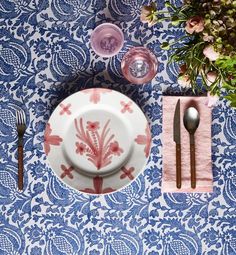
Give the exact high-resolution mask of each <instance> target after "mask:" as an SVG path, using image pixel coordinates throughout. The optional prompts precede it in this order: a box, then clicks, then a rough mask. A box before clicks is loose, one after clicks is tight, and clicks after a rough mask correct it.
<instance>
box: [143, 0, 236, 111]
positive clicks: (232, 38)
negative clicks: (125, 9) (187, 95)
mask: <svg viewBox="0 0 236 255" xmlns="http://www.w3.org/2000/svg"><path fill="white" fill-rule="evenodd" d="M165 6H166V7H167V9H168V11H166V12H165V11H158V10H157V8H156V6H155V4H154V3H152V4H151V5H150V6H144V7H143V8H142V11H141V21H142V22H144V23H148V25H149V26H152V25H154V24H155V23H157V22H158V21H160V20H163V19H169V20H170V21H171V22H172V25H174V26H182V27H183V28H185V31H186V33H187V35H185V36H183V37H181V38H180V39H179V40H177V41H175V42H173V43H171V42H164V43H162V48H163V49H166V50H169V49H172V50H173V54H172V55H171V60H172V61H176V62H178V63H180V64H181V66H180V74H179V78H178V82H179V84H180V85H184V86H190V87H191V88H192V89H193V91H196V90H199V89H202V87H199V85H198V83H197V80H198V79H199V77H201V78H202V85H203V87H204V88H205V89H206V90H207V91H208V95H209V96H210V97H213V98H218V96H220V95H223V96H224V97H225V98H227V99H228V100H229V101H230V103H231V106H233V107H236V1H233V0H185V1H184V3H183V5H182V6H181V7H179V8H178V7H176V6H174V5H172V4H171V3H170V2H166V3H165ZM177 45H178V46H177ZM179 45H180V46H179Z"/></svg>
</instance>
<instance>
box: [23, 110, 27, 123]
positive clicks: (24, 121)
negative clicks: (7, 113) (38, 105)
mask: <svg viewBox="0 0 236 255" xmlns="http://www.w3.org/2000/svg"><path fill="white" fill-rule="evenodd" d="M22 122H23V124H25V123H26V120H25V113H24V111H22Z"/></svg>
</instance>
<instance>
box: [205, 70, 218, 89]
mask: <svg viewBox="0 0 236 255" xmlns="http://www.w3.org/2000/svg"><path fill="white" fill-rule="evenodd" d="M217 76H218V75H217V72H214V71H212V72H208V73H207V75H206V83H207V85H208V86H211V84H212V83H214V82H215V81H216V78H217Z"/></svg>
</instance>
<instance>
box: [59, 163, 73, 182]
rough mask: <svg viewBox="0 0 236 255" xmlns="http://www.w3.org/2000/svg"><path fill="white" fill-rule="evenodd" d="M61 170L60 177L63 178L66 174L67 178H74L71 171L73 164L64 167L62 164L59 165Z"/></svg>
mask: <svg viewBox="0 0 236 255" xmlns="http://www.w3.org/2000/svg"><path fill="white" fill-rule="evenodd" d="M61 170H62V171H63V172H62V174H61V179H63V178H64V177H66V176H68V178H70V179H73V178H74V176H73V174H72V173H71V172H72V171H74V167H73V166H70V167H66V166H64V165H61Z"/></svg>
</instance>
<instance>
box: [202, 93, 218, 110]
mask: <svg viewBox="0 0 236 255" xmlns="http://www.w3.org/2000/svg"><path fill="white" fill-rule="evenodd" d="M218 100H219V97H218V96H217V95H211V94H210V92H209V91H208V92H207V100H206V103H205V104H206V105H207V106H208V107H209V108H212V107H213V106H215V105H216V104H217V102H218Z"/></svg>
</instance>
